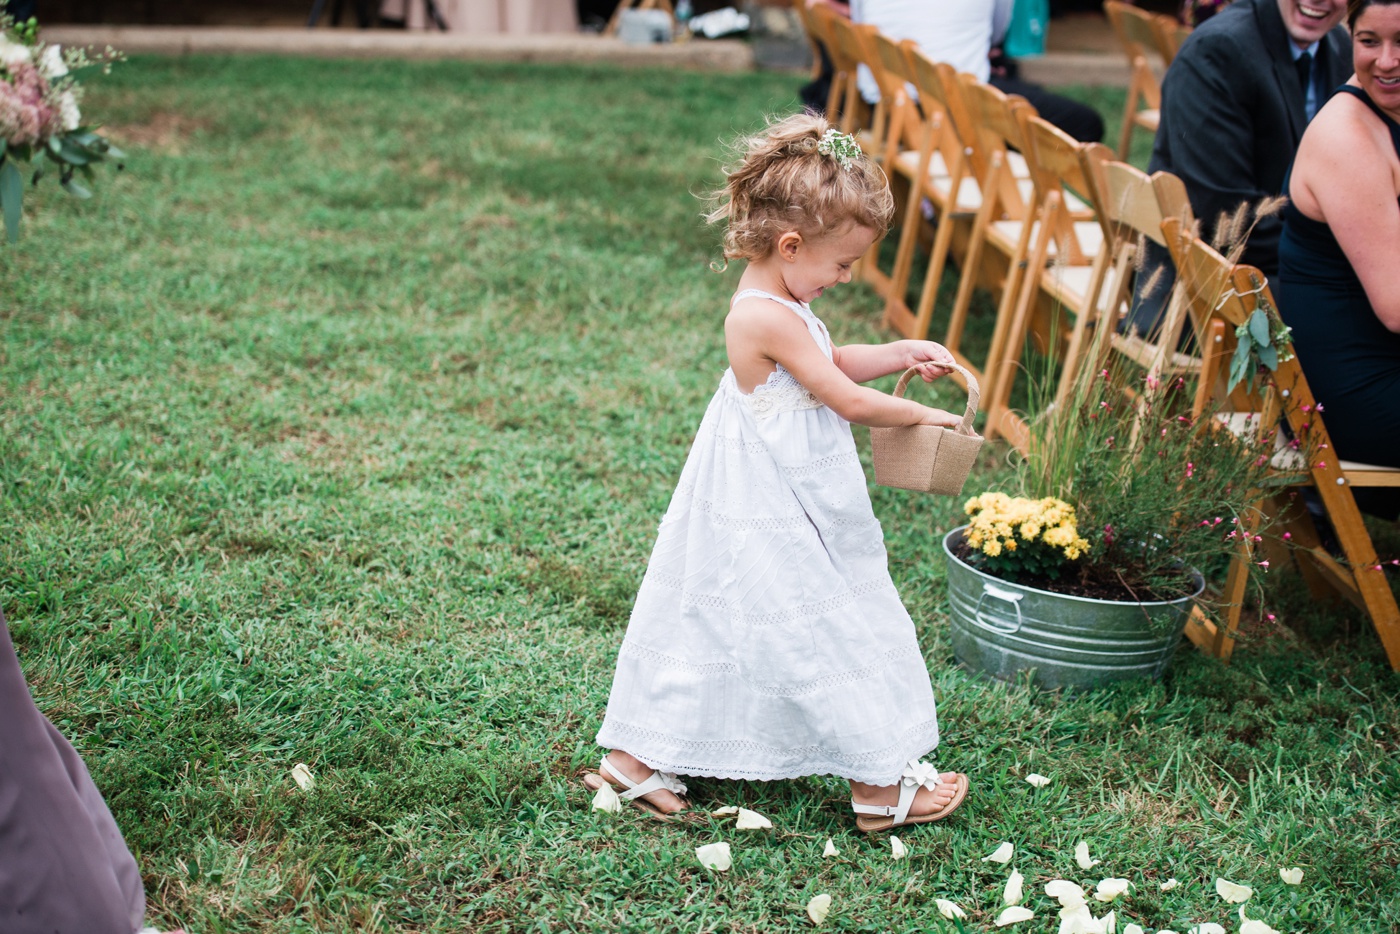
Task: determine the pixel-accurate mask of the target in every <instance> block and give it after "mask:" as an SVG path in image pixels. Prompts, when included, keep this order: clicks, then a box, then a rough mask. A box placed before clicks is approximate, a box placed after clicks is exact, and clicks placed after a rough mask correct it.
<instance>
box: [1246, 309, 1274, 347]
mask: <svg viewBox="0 0 1400 934" xmlns="http://www.w3.org/2000/svg"><path fill="white" fill-rule="evenodd" d="M1249 336H1250V337H1252V338H1254V343H1256V344H1258V345H1259V346H1260V347H1267V346H1268V345H1269V316H1268V315H1266V314H1264V310H1263V309H1262V308H1256V309H1254V313H1253V314H1252V315H1250V316H1249Z"/></svg>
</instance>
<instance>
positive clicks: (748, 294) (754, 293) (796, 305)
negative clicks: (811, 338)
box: [729, 289, 811, 312]
mask: <svg viewBox="0 0 1400 934" xmlns="http://www.w3.org/2000/svg"><path fill="white" fill-rule="evenodd" d="M754 297H758V298H768V299H772V300H773V301H775V302H777V303H778V304H780V305H786V306H788V307H789V308H791V309H793V310H794V311H798V310H801V311H807V312H810V311H811V309H810V308H808V307H807V306H806V305H804V304H802V303H801V302H794V301H792V300H791V299H787V298H783V297H782V296H780V295H774V294H773V293H772V292H765V291H763V290H762V289H744V290H743V291H742V292H735V293H734V297H733V298H731V299H730V300H729V305H730V307H731V308H732V307H733V306H734V303H735V302H737V301H739V299H741V298H754Z"/></svg>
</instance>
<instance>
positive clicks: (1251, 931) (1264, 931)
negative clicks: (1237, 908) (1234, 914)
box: [1240, 918, 1281, 934]
mask: <svg viewBox="0 0 1400 934" xmlns="http://www.w3.org/2000/svg"><path fill="white" fill-rule="evenodd" d="M1240 934H1281V932H1280V931H1279V930H1278V929H1277V928H1271V927H1269V926H1268V925H1267V924H1265V923H1264V922H1263V921H1260V920H1259V919H1258V918H1245V919H1244V923H1243V924H1241V925H1240Z"/></svg>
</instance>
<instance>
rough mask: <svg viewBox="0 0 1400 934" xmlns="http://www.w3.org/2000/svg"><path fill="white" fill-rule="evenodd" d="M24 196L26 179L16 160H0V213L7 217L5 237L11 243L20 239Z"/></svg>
mask: <svg viewBox="0 0 1400 934" xmlns="http://www.w3.org/2000/svg"><path fill="white" fill-rule="evenodd" d="M23 196H24V179H23V178H21V177H20V174H19V169H18V168H17V167H16V166H15V160H14V159H0V212H3V213H4V215H5V235H6V237H7V238H8V240H9V241H10V242H11V243H14V242H15V241H16V240H18V239H19V216H20V214H19V208H20V199H21V198H22V197H23Z"/></svg>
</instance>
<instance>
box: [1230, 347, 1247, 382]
mask: <svg viewBox="0 0 1400 934" xmlns="http://www.w3.org/2000/svg"><path fill="white" fill-rule="evenodd" d="M1249 351H1250V344H1249V341H1247V340H1241V341H1240V342H1239V343H1238V344H1236V345H1235V355H1234V357H1232V358H1231V359H1230V382H1229V385H1228V386H1227V388H1228V389H1231V390H1233V389H1234V388H1235V387H1236V386H1238V385H1239V384H1240V380H1242V379H1244V378H1245V375H1246V374H1247V373H1248V372H1249V366H1250V359H1249V358H1250V353H1249Z"/></svg>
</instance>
